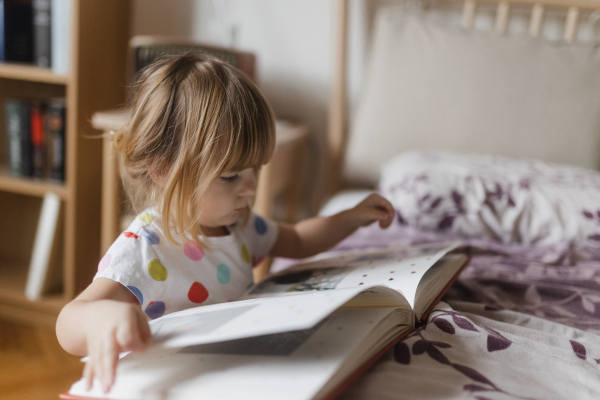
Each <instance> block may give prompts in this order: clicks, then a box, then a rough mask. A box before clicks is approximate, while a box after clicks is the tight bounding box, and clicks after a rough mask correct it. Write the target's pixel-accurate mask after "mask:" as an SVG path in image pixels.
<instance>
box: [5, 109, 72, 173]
mask: <svg viewBox="0 0 600 400" xmlns="http://www.w3.org/2000/svg"><path fill="white" fill-rule="evenodd" d="M65 112H66V110H65V100H64V99H63V98H52V99H49V100H47V101H29V100H24V99H9V100H7V101H6V104H5V113H6V133H7V134H6V137H7V140H8V159H9V169H10V172H11V173H12V174H13V175H15V176H22V177H31V176H32V177H35V178H39V179H44V178H50V179H54V180H58V181H64V176H65Z"/></svg>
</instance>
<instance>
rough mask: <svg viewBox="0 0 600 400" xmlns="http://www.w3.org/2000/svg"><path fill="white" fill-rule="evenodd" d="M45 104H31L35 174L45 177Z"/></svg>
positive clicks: (32, 153) (37, 176)
mask: <svg viewBox="0 0 600 400" xmlns="http://www.w3.org/2000/svg"><path fill="white" fill-rule="evenodd" d="M44 125H45V124H44V106H43V105H42V104H41V103H34V104H33V105H32V106H31V158H32V164H33V176H34V177H36V178H43V177H44V173H45V169H46V168H44V167H45V165H46V162H45V160H46V154H45V149H46V147H45V146H44V144H45V142H46V132H45V131H46V127H45V126H44Z"/></svg>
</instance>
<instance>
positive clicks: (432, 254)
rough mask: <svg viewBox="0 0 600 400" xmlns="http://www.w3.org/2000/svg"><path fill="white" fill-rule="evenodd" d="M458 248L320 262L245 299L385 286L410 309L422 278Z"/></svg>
mask: <svg viewBox="0 0 600 400" xmlns="http://www.w3.org/2000/svg"><path fill="white" fill-rule="evenodd" d="M459 245H460V243H457V242H453V243H440V244H438V243H436V244H428V245H421V246H410V247H401V248H394V249H386V250H382V251H376V252H363V253H354V254H351V255H343V256H340V257H332V258H329V259H320V260H317V261H314V262H310V263H306V264H300V265H297V266H294V267H292V268H290V269H289V270H285V271H282V272H280V273H278V274H275V275H273V276H271V277H268V278H266V279H265V280H263V281H261V282H259V283H258V284H257V285H255V286H254V287H252V288H251V289H250V290H249V291H248V293H247V294H246V296H245V297H246V298H257V297H265V296H274V295H282V294H291V293H297V292H307V291H330V290H332V289H336V290H338V289H347V288H356V287H363V288H365V289H366V288H370V287H374V286H386V287H389V288H392V289H394V290H395V291H397V292H399V293H400V294H402V296H403V297H404V298H405V302H404V303H405V304H406V305H408V306H409V307H410V308H411V309H414V304H415V295H416V292H417V287H418V285H419V282H420V280H421V278H422V277H423V275H425V273H426V272H427V270H428V269H429V268H431V267H432V266H433V265H434V264H435V263H436V262H437V261H438V260H440V259H441V258H442V257H443V256H444V255H445V254H446V253H448V252H449V251H452V250H453V249H455V248H456V247H458V246H459ZM396 304H398V303H396Z"/></svg>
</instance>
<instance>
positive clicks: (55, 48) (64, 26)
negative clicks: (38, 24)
mask: <svg viewBox="0 0 600 400" xmlns="http://www.w3.org/2000/svg"><path fill="white" fill-rule="evenodd" d="M70 33H71V0H52V1H51V4H50V53H51V54H50V65H51V66H52V69H53V70H54V72H56V73H59V74H66V73H68V72H69V62H70V58H71V55H70V54H71V41H70V37H71V35H70Z"/></svg>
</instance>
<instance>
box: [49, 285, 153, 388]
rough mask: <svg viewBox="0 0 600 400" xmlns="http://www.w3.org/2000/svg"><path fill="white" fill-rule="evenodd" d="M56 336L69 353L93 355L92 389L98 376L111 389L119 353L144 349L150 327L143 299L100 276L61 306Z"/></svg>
mask: <svg viewBox="0 0 600 400" xmlns="http://www.w3.org/2000/svg"><path fill="white" fill-rule="evenodd" d="M56 336H57V337H58V341H59V342H60V344H61V346H62V347H63V348H64V349H65V350H66V351H68V352H69V353H71V354H74V355H77V356H86V355H87V356H89V357H90V359H89V361H88V362H87V363H86V365H85V368H84V371H83V376H84V378H85V380H86V382H87V387H88V389H89V388H91V386H92V380H93V378H94V377H96V378H98V379H99V380H100V382H101V384H102V387H103V389H104V391H105V392H108V391H109V390H110V388H111V386H112V384H113V382H114V376H115V370H116V367H117V362H118V359H119V353H120V352H122V351H129V350H131V351H142V350H144V349H145V348H146V347H147V346H148V344H149V342H150V328H149V326H148V320H147V318H146V315H145V314H144V313H143V312H142V309H141V307H140V306H139V302H138V301H137V299H136V297H135V296H134V295H133V294H132V293H131V292H130V291H129V290H128V289H127V288H126V287H125V286H123V285H122V284H120V283H118V282H115V281H112V280H110V279H106V278H98V279H96V280H94V281H93V282H92V284H91V285H90V286H88V287H87V288H86V289H85V290H84V291H83V292H82V293H81V294H80V295H79V296H78V297H77V298H76V299H75V300H73V301H71V302H70V303H68V304H67V305H66V306H65V307H64V308H63V309H62V310H61V312H60V314H59V316H58V320H57V322H56Z"/></svg>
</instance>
